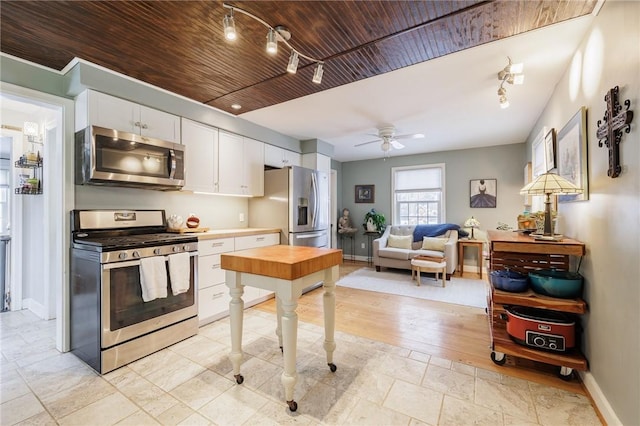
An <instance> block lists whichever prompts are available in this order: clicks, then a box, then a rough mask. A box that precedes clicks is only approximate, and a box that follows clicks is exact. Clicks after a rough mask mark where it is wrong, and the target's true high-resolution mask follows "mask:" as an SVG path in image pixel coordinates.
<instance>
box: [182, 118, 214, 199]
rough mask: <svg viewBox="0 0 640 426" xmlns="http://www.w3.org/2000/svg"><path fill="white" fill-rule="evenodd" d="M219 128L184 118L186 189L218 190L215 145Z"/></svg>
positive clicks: (183, 141)
mask: <svg viewBox="0 0 640 426" xmlns="http://www.w3.org/2000/svg"><path fill="white" fill-rule="evenodd" d="M217 142H218V129H216V128H215V127H209V126H206V125H204V124H201V123H197V122H195V121H191V120H187V119H186V118H183V119H182V144H183V145H184V146H186V149H185V171H186V173H185V175H186V176H185V178H186V181H185V185H184V188H183V189H184V190H186V191H200V192H216V189H215V186H214V183H215V178H214V167H213V165H214V161H215V156H214V147H215V145H216V143H217Z"/></svg>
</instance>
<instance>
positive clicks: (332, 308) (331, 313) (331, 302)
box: [322, 266, 338, 372]
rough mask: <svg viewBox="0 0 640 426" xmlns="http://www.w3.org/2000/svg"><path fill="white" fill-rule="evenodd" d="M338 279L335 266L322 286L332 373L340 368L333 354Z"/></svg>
mask: <svg viewBox="0 0 640 426" xmlns="http://www.w3.org/2000/svg"><path fill="white" fill-rule="evenodd" d="M337 278H338V267H337V266H333V267H331V268H330V269H327V270H325V274H324V282H323V283H322V286H323V288H324V295H323V296H322V302H323V309H324V350H325V352H326V353H327V365H328V366H329V369H331V371H332V372H335V371H336V369H337V368H338V367H336V365H335V364H334V363H333V352H334V351H335V349H336V342H335V340H334V331H335V325H336V320H335V318H336V295H335V289H336V280H337Z"/></svg>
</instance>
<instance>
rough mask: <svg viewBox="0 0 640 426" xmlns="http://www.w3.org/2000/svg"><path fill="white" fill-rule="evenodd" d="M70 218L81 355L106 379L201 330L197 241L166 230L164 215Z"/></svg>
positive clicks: (74, 347)
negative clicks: (115, 372) (111, 374)
mask: <svg viewBox="0 0 640 426" xmlns="http://www.w3.org/2000/svg"><path fill="white" fill-rule="evenodd" d="M71 216H72V225H71V228H72V248H71V290H70V293H71V294H70V297H71V351H72V352H73V353H74V354H75V355H76V356H78V357H79V358H80V359H82V360H83V361H85V362H86V363H87V364H89V365H90V366H91V367H92V368H94V369H95V370H96V371H98V372H99V373H102V374H104V373H107V372H109V371H111V370H114V369H116V368H118V367H121V366H123V365H125V364H128V363H130V362H132V361H135V360H136V359H139V358H142V357H144V356H146V355H149V354H150V353H153V352H155V351H158V350H160V349H163V348H165V347H167V346H170V345H172V344H174V343H176V342H179V341H180V340H183V339H186V338H188V337H190V336H193V335H195V334H196V333H197V332H198V320H197V314H198V303H197V300H196V295H197V294H198V292H197V289H196V288H195V286H196V283H197V280H196V273H197V272H196V271H197V270H198V267H197V266H198V265H197V262H198V257H197V254H198V252H197V248H198V240H197V238H196V237H195V236H191V235H184V234H171V233H166V232H165V229H166V218H165V212H164V210H73V211H72V212H71ZM185 253H186V254H185ZM172 277H173V278H174V279H173V280H172ZM143 286H144V287H145V290H146V293H145V299H147V300H148V301H145V300H143ZM178 287H179V288H178ZM150 290H153V291H156V290H157V291H158V292H157V293H154V292H151V293H149V292H150ZM165 293H166V295H165ZM150 294H152V296H149V295H150Z"/></svg>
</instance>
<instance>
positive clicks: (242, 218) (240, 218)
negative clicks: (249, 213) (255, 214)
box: [238, 213, 244, 222]
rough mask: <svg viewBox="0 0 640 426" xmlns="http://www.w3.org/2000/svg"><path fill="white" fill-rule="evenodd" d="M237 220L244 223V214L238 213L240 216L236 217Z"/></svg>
mask: <svg viewBox="0 0 640 426" xmlns="http://www.w3.org/2000/svg"><path fill="white" fill-rule="evenodd" d="M238 220H239V221H240V222H244V213H240V214H239V215H238Z"/></svg>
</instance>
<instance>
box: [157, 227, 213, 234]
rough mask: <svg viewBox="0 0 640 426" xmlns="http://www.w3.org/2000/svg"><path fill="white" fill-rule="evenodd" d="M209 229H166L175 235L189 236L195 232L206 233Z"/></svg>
mask: <svg viewBox="0 0 640 426" xmlns="http://www.w3.org/2000/svg"><path fill="white" fill-rule="evenodd" d="M208 230H209V228H179V229H173V228H167V232H173V233H175V234H191V233H195V232H207V231H208Z"/></svg>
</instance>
